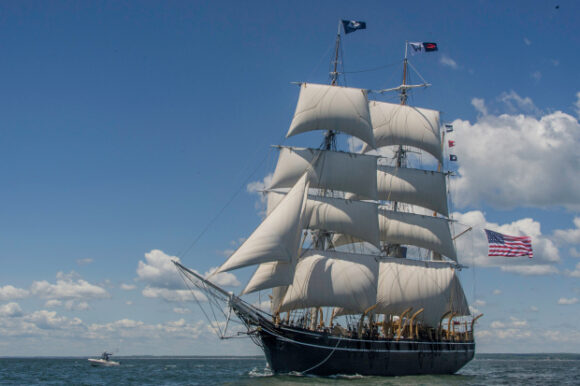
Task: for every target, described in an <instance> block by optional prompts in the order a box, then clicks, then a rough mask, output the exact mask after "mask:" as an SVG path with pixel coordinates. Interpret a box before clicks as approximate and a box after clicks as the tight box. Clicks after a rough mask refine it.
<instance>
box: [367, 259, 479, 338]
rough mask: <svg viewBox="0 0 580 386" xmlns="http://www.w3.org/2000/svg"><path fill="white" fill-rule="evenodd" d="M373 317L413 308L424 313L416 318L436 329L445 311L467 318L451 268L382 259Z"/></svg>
mask: <svg viewBox="0 0 580 386" xmlns="http://www.w3.org/2000/svg"><path fill="white" fill-rule="evenodd" d="M377 304H378V305H377V307H376V308H375V309H374V310H373V312H374V313H375V314H392V315H400V314H401V313H402V312H403V311H404V310H406V309H407V308H409V307H413V312H415V311H418V310H419V309H421V308H424V309H425V310H424V311H423V312H422V313H421V314H419V316H418V319H419V320H421V321H423V323H424V324H425V325H427V326H431V327H437V326H438V324H439V321H440V319H441V317H442V316H443V314H445V313H446V312H448V311H453V312H456V313H458V315H469V307H468V305H467V300H466V298H465V293H464V292H463V288H462V287H461V284H460V283H459V279H458V278H457V276H456V275H455V269H454V268H452V267H449V265H448V264H445V263H437V262H423V261H416V260H408V259H386V260H382V261H380V263H379V279H378V291H377Z"/></svg>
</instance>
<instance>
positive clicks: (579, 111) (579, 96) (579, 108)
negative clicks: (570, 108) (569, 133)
mask: <svg viewBox="0 0 580 386" xmlns="http://www.w3.org/2000/svg"><path fill="white" fill-rule="evenodd" d="M574 107H575V108H576V116H577V117H578V118H580V91H578V92H577V93H576V102H575V103H574Z"/></svg>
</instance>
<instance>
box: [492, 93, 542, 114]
mask: <svg viewBox="0 0 580 386" xmlns="http://www.w3.org/2000/svg"><path fill="white" fill-rule="evenodd" d="M497 100H498V102H501V107H502V108H503V109H504V110H507V112H508V113H511V114H518V113H527V114H533V115H539V114H541V111H540V110H539V109H538V108H537V107H536V105H535V104H534V102H533V101H532V99H531V98H529V97H526V98H522V97H521V96H519V95H518V94H517V93H516V92H515V91H513V90H512V91H510V92H503V93H501V95H500V96H499V97H497Z"/></svg>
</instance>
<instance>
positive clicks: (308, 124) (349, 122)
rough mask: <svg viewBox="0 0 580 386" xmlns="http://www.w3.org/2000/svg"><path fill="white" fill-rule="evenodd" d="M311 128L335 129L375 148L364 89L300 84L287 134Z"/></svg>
mask: <svg viewBox="0 0 580 386" xmlns="http://www.w3.org/2000/svg"><path fill="white" fill-rule="evenodd" d="M313 130H338V131H341V132H344V133H346V134H350V135H352V136H355V137H357V138H359V139H361V140H362V141H364V142H366V143H367V145H368V146H370V147H371V148H374V147H375V138H374V135H373V128H372V126H371V117H370V113H369V106H368V99H367V91H366V90H361V89H358V88H350V87H338V86H330V85H324V84H309V83H302V85H301V86H300V96H299V98H298V104H297V105H296V112H295V113H294V118H293V119H292V123H291V124H290V129H289V130H288V134H287V135H286V137H290V136H292V135H295V134H300V133H304V132H307V131H313Z"/></svg>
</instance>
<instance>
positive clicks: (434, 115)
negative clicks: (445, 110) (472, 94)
mask: <svg viewBox="0 0 580 386" xmlns="http://www.w3.org/2000/svg"><path fill="white" fill-rule="evenodd" d="M369 107H370V112H371V122H372V125H373V131H374V134H375V143H376V147H377V148H379V147H382V146H389V145H408V146H413V147H416V148H419V149H422V150H425V151H426V152H428V153H430V154H431V155H433V156H434V157H435V158H437V160H438V161H439V162H443V154H442V151H441V139H440V137H439V135H440V134H439V111H436V110H430V109H423V108H418V107H411V106H407V105H400V104H394V103H386V102H377V101H371V102H369ZM370 149H371V147H369V146H366V147H365V148H364V149H363V152H366V151H369V150H370Z"/></svg>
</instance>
